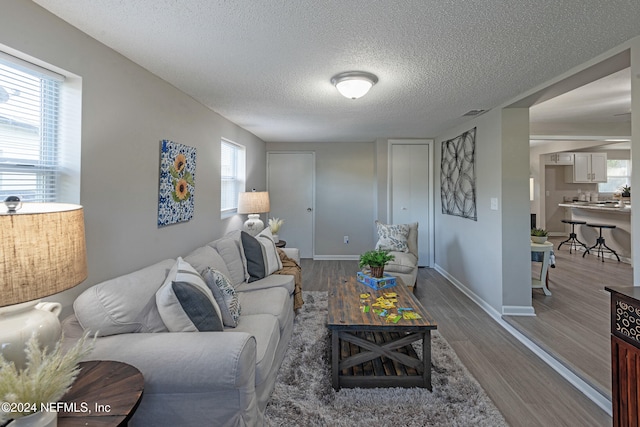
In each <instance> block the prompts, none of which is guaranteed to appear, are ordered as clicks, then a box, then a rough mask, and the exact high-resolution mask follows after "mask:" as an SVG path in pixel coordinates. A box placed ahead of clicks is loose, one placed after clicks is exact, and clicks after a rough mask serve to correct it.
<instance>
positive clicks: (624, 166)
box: [598, 159, 631, 193]
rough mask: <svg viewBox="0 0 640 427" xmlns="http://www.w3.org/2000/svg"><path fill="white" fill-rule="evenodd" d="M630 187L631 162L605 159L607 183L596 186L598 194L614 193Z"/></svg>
mask: <svg viewBox="0 0 640 427" xmlns="http://www.w3.org/2000/svg"><path fill="white" fill-rule="evenodd" d="M624 185H631V160H611V159H607V182H603V183H600V184H598V192H599V193H615V192H616V191H620V187H622V186H624Z"/></svg>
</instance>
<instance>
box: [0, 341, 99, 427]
mask: <svg viewBox="0 0 640 427" xmlns="http://www.w3.org/2000/svg"><path fill="white" fill-rule="evenodd" d="M87 337H88V333H85V334H84V335H83V336H82V338H81V339H80V340H79V341H78V342H77V343H76V344H75V345H74V346H73V347H72V348H71V349H69V350H68V351H65V350H63V349H62V345H61V342H62V340H60V341H59V342H58V343H57V344H56V346H55V348H54V349H53V350H49V349H48V348H46V347H45V348H44V349H41V348H40V346H39V344H38V339H37V335H35V334H34V335H32V336H31V338H29V341H27V343H26V345H25V353H26V356H27V364H26V367H25V368H18V367H16V365H15V363H14V362H10V361H7V360H6V359H5V358H4V357H3V355H2V354H1V353H0V403H2V408H3V409H2V410H1V411H0V425H4V424H3V423H5V422H7V421H8V420H13V421H11V422H10V423H9V424H8V426H9V427H13V426H23V425H24V426H32V425H38V426H48V427H49V426H55V425H57V421H56V420H57V418H58V414H57V413H56V412H53V411H46V410H44V411H43V408H46V406H47V404H49V403H51V402H57V401H59V400H60V399H61V398H62V397H63V396H64V395H65V393H66V392H67V391H69V389H70V388H71V385H72V384H73V381H74V380H75V379H76V377H77V376H78V374H79V373H80V368H79V367H78V362H80V360H82V358H84V357H85V356H87V355H88V354H89V353H90V352H91V350H92V349H93V345H94V343H93V341H91V342H87ZM5 409H8V411H5Z"/></svg>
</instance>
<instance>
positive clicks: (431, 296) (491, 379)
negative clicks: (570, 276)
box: [302, 247, 611, 427]
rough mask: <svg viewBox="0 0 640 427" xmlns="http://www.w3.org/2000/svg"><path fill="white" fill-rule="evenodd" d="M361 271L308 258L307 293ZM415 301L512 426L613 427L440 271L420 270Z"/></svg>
mask: <svg viewBox="0 0 640 427" xmlns="http://www.w3.org/2000/svg"><path fill="white" fill-rule="evenodd" d="M563 250H564V247H563ZM557 262H560V261H559V260H557ZM563 264H564V263H563ZM605 264H607V263H606V262H605ZM357 270H358V265H357V261H313V260H309V259H303V260H302V272H303V289H305V290H310V291H326V290H327V283H328V281H333V280H341V279H342V278H345V277H351V276H353V275H355V273H356V271H357ZM556 270H558V268H556V269H553V270H552V271H551V275H552V277H553V278H554V279H556V280H558V278H557V277H554V274H555V273H556ZM551 286H552V289H551V290H552V292H554V291H555V290H557V287H558V286H559V285H555V284H554V281H553V280H552V282H551ZM534 292H537V291H534ZM416 296H417V297H418V298H419V299H420V302H421V303H422V304H423V305H424V307H425V308H426V309H427V311H429V312H430V313H431V315H432V316H433V318H434V319H435V321H436V322H437V323H438V331H439V332H440V333H441V334H442V336H443V337H444V338H445V339H446V340H447V341H448V342H449V344H450V345H451V346H452V347H453V349H454V350H455V352H456V354H457V355H458V357H459V358H460V360H461V361H462V363H463V364H464V365H465V366H466V367H467V369H468V370H469V371H470V372H471V373H472V374H473V376H474V377H475V378H476V379H477V380H478V382H479V383H480V384H481V385H482V387H483V388H484V389H485V391H486V392H487V394H488V395H489V397H490V398H491V399H492V400H493V402H494V403H495V404H496V406H497V407H498V409H499V410H500V411H501V412H502V414H503V415H504V417H505V419H506V420H507V422H508V423H509V424H510V425H512V426H545V427H546V426H608V425H611V417H609V416H608V415H607V414H606V412H604V411H603V410H601V409H600V408H599V407H598V406H597V405H596V404H594V403H593V402H591V401H590V400H589V399H588V398H586V397H585V396H584V395H583V394H582V393H580V392H579V391H578V390H576V389H575V388H574V387H573V386H572V385H570V384H569V383H568V382H567V381H566V380H564V379H563V378H562V377H560V376H559V375H558V374H557V373H556V372H555V371H554V370H553V369H551V368H550V367H549V366H548V365H547V364H546V363H544V362H543V361H542V360H540V359H539V358H538V357H537V356H536V355H535V354H533V353H532V352H531V351H530V350H529V349H527V348H526V347H525V346H524V345H522V344H521V343H520V342H519V341H517V340H516V339H515V338H514V337H513V336H512V335H511V334H509V333H508V332H507V331H506V330H505V329H504V328H502V327H501V326H499V325H498V324H497V323H496V322H495V321H494V320H493V319H492V318H491V317H490V316H489V315H488V314H487V313H485V312H484V311H483V310H482V309H481V308H480V307H478V306H477V305H476V304H475V303H474V302H473V301H471V300H470V299H469V298H468V297H466V296H465V295H464V294H462V292H460V291H459V290H458V289H457V288H456V287H455V286H453V285H452V284H451V283H449V281H447V280H446V279H445V278H444V277H442V276H441V275H440V274H439V273H438V272H436V271H435V270H433V269H428V268H421V269H420V270H419V272H418V286H417V289H416ZM604 296H605V297H606V295H604ZM594 323H597V322H594ZM606 325H608V323H607V322H606V321H605V326H606Z"/></svg>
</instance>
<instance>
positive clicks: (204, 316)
mask: <svg viewBox="0 0 640 427" xmlns="http://www.w3.org/2000/svg"><path fill="white" fill-rule="evenodd" d="M156 305H157V306H158V311H159V312H160V317H161V318H162V321H163V322H164V324H165V326H166V327H167V329H168V330H169V331H170V332H197V331H222V330H223V327H222V314H221V313H220V308H219V307H218V304H217V303H216V300H215V299H214V298H213V294H212V293H211V291H210V290H209V288H208V287H207V284H206V283H205V282H204V280H203V279H202V277H201V276H200V275H199V274H198V272H197V271H196V270H195V269H194V268H193V267H191V266H190V265H189V264H188V263H187V262H185V261H184V260H183V259H182V258H178V260H177V261H176V263H175V264H174V266H173V267H172V268H171V270H170V271H169V274H168V275H167V278H166V279H165V281H164V284H163V285H162V286H161V287H160V289H158V292H156Z"/></svg>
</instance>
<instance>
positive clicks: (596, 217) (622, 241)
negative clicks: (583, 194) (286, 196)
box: [558, 202, 631, 264]
mask: <svg viewBox="0 0 640 427" xmlns="http://www.w3.org/2000/svg"><path fill="white" fill-rule="evenodd" d="M558 206H560V207H562V208H565V215H564V217H565V219H572V220H575V221H586V222H587V224H610V225H615V226H616V228H614V229H603V230H602V237H604V239H605V242H606V244H607V246H609V247H610V248H611V249H613V250H614V251H616V252H617V254H618V256H619V257H620V260H621V261H623V262H626V263H629V264H630V263H631V206H630V205H627V206H626V207H624V208H619V207H616V205H615V204H613V203H607V204H604V203H597V202H577V203H559V204H558ZM570 232H571V225H569V224H567V226H566V233H567V236H568V235H569V233H570ZM598 233H599V229H598V228H594V227H589V226H588V225H585V224H583V225H576V235H577V237H578V240H580V241H582V242H584V243H585V244H586V245H587V247H591V246H593V245H595V243H596V240H597V238H598ZM562 250H564V246H563V247H562ZM587 257H593V258H594V259H595V258H596V255H595V254H589V255H587ZM605 262H617V260H616V259H615V258H612V259H609V258H608V259H607V260H606V261H605Z"/></svg>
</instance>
